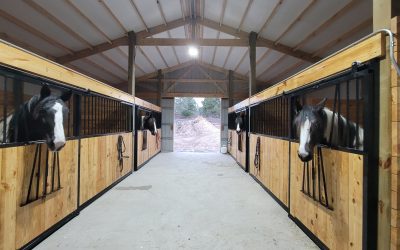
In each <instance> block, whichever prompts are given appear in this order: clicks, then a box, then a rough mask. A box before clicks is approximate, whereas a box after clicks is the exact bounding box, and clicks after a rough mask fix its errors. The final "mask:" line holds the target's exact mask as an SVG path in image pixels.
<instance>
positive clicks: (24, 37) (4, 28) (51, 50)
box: [0, 18, 66, 57]
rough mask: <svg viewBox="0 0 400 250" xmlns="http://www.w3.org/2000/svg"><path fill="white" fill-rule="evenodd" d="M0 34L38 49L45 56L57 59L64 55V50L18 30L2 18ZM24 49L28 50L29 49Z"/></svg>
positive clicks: (0, 19) (0, 20)
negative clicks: (44, 53) (48, 55)
mask: <svg viewBox="0 0 400 250" xmlns="http://www.w3.org/2000/svg"><path fill="white" fill-rule="evenodd" d="M0 32H2V33H3V32H4V33H6V34H10V36H11V37H12V38H14V37H15V38H16V39H18V40H19V41H21V42H24V43H27V44H29V45H30V46H32V47H34V48H38V49H40V50H41V51H43V52H46V53H47V54H50V55H52V56H56V57H57V56H61V55H65V54H66V52H65V51H64V50H62V49H60V48H58V47H55V46H53V45H51V44H49V43H48V42H46V41H44V40H42V39H41V38H38V37H36V36H35V35H32V33H29V32H27V31H25V30H23V29H21V28H19V27H18V26H17V25H15V24H14V23H10V22H9V21H7V20H5V19H2V18H0ZM25 49H28V50H29V48H25Z"/></svg>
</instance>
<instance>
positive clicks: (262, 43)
mask: <svg viewBox="0 0 400 250" xmlns="http://www.w3.org/2000/svg"><path fill="white" fill-rule="evenodd" d="M198 22H199V23H200V24H202V25H204V26H206V27H209V28H212V29H215V30H218V31H221V32H223V33H227V34H229V35H232V36H236V37H239V38H242V40H246V41H247V39H248V37H249V33H247V32H244V31H238V30H237V29H235V28H232V27H229V26H226V25H221V26H219V24H218V23H217V22H214V21H211V20H208V19H206V18H205V19H204V20H198ZM256 44H257V46H258V47H267V48H270V49H273V50H276V51H278V52H281V53H284V54H288V55H289V56H292V57H295V58H299V59H301V60H304V61H309V62H317V61H319V60H320V59H321V58H315V57H312V56H311V55H310V54H309V53H307V52H304V51H300V50H297V51H293V48H291V47H289V46H285V45H283V44H275V42H274V41H271V40H268V39H265V38H262V37H258V39H257V42H256ZM228 46H229V45H228ZM236 46H239V45H236ZM245 46H247V45H245Z"/></svg>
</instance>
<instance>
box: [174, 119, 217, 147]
mask: <svg viewBox="0 0 400 250" xmlns="http://www.w3.org/2000/svg"><path fill="white" fill-rule="evenodd" d="M174 127H175V131H174V151H176V152H219V149H220V133H221V132H220V128H221V119H220V118H212V117H203V116H197V117H190V118H186V117H183V116H179V115H175V126H174Z"/></svg>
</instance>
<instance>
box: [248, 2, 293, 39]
mask: <svg viewBox="0 0 400 250" xmlns="http://www.w3.org/2000/svg"><path fill="white" fill-rule="evenodd" d="M277 2H278V0H268V1H266V0H254V1H253V4H252V5H251V7H250V9H249V12H248V14H247V17H246V19H245V20H244V22H243V27H242V30H244V31H247V32H250V31H255V32H257V33H258V32H259V31H260V29H261V27H262V26H263V24H264V23H265V21H266V20H267V18H268V17H269V15H270V14H271V12H272V10H273V8H274V7H275V5H276V4H277ZM291 2H292V1H291Z"/></svg>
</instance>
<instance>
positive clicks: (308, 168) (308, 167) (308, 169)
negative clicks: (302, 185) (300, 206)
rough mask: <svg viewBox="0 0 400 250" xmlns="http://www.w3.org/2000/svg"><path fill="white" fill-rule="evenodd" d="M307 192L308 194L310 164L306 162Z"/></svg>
mask: <svg viewBox="0 0 400 250" xmlns="http://www.w3.org/2000/svg"><path fill="white" fill-rule="evenodd" d="M307 194H308V195H310V164H309V163H308V162H307Z"/></svg>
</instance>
